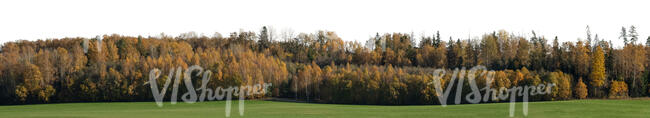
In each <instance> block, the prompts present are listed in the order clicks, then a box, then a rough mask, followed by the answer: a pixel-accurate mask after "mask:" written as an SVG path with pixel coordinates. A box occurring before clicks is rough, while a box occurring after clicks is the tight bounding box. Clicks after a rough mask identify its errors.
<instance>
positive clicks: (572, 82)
mask: <svg viewBox="0 0 650 118" xmlns="http://www.w3.org/2000/svg"><path fill="white" fill-rule="evenodd" d="M281 34H282V35H276V32H275V30H273V29H270V28H267V27H262V28H261V29H260V30H259V32H254V31H240V32H232V33H230V34H229V35H228V36H226V37H224V36H221V35H220V34H218V33H217V34H215V35H214V36H204V35H197V34H196V33H193V32H190V33H184V34H181V35H179V36H176V37H171V36H167V35H164V34H161V35H160V36H148V37H143V36H123V35H119V34H112V35H103V36H98V37H96V38H81V37H77V38H75V37H69V38H60V39H47V40H34V41H27V40H17V41H13V42H6V43H4V44H2V45H1V47H0V104H39V103H62V102H111V101H153V97H152V91H151V89H150V86H160V87H162V86H163V85H162V81H164V79H165V78H167V77H166V74H162V77H160V78H158V79H159V80H158V81H159V82H160V83H158V85H151V84H147V83H148V81H149V80H148V78H149V76H150V75H149V72H150V71H151V70H153V69H160V70H161V71H163V72H168V71H169V70H172V69H177V68H188V67H190V66H193V65H198V66H200V67H202V68H205V69H206V70H211V72H212V73H213V74H212V76H211V77H210V78H209V79H210V81H209V82H208V83H207V86H210V88H217V87H219V86H240V85H253V84H261V83H272V85H273V86H271V89H270V91H269V92H268V93H266V94H264V95H256V96H247V99H261V98H268V97H276V98H287V99H296V100H300V101H307V102H318V103H342V104H373V105H416V104H417V105H419V104H439V101H438V99H437V97H438V95H439V93H436V91H435V90H434V87H433V85H430V84H427V83H430V82H432V81H434V76H433V75H432V74H431V73H432V72H433V71H434V70H435V69H446V70H449V71H452V70H454V69H462V68H472V67H474V66H478V65H481V66H485V67H487V68H488V69H490V70H494V76H493V80H494V82H492V83H491V84H492V85H491V86H492V87H496V88H498V87H506V88H509V87H512V86H526V85H538V84H546V83H554V84H555V85H556V86H553V87H552V88H551V89H552V93H550V94H544V95H536V96H531V97H530V101H554V100H570V99H588V98H595V99H624V98H633V97H648V96H650V94H649V92H650V88H648V86H650V83H649V81H650V37H648V38H647V39H646V40H645V41H643V38H642V37H639V35H638V33H637V31H636V27H634V26H630V27H622V28H621V32H620V37H619V38H618V39H603V38H599V37H598V35H597V34H596V35H592V34H591V33H590V31H589V28H587V33H586V35H585V36H586V37H584V38H579V39H572V41H565V42H560V41H558V40H559V39H558V37H553V38H547V37H545V36H538V35H536V33H535V32H534V31H533V32H532V33H531V34H532V36H523V35H515V34H514V33H510V32H507V31H505V30H499V31H494V32H491V33H486V34H483V35H481V36H479V37H476V38H454V37H449V39H446V38H445V39H442V37H441V35H440V34H439V33H436V34H434V35H430V36H421V37H414V35H413V34H412V33H383V34H380V33H377V34H376V35H375V36H374V37H370V38H369V39H368V40H366V41H363V42H359V41H344V40H343V39H341V38H340V37H339V36H337V34H336V33H335V32H333V31H317V32H313V33H299V34H297V35H294V34H293V32H282V33H281ZM613 41H616V42H623V43H624V44H623V45H621V46H614V45H612V42H613ZM641 42H643V43H641ZM452 74H453V73H447V74H445V75H444V76H443V78H442V82H443V83H448V82H449V81H451V79H450V78H452V76H453V75H452ZM192 75H194V74H192ZM460 76H463V75H460ZM486 78H487V77H486V76H480V77H478V80H477V82H478V83H485V82H486ZM190 81H194V82H193V83H194V84H195V85H194V86H200V85H201V84H202V83H201V81H200V79H192V80H190ZM445 85H446V84H445ZM478 85H479V86H484V85H485V84H478ZM180 86H181V87H180V88H185V87H183V86H185V85H182V84H181V85H180ZM463 87H468V85H463ZM444 88H456V87H453V86H444ZM464 90H467V89H464ZM170 91H171V90H168V92H170ZM180 91H181V93H182V92H183V91H186V90H183V89H181V90H180ZM462 92H467V91H462ZM169 99H170V98H169V96H166V98H165V100H169ZM502 101H504V100H502V99H490V100H487V101H483V102H502ZM463 103H466V101H463Z"/></svg>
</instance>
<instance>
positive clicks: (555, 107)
mask: <svg viewBox="0 0 650 118" xmlns="http://www.w3.org/2000/svg"><path fill="white" fill-rule="evenodd" d="M508 109H509V104H508V103H492V104H467V105H449V106H447V107H442V106H438V105H419V106H375V105H338V104H309V103H293V102H275V101H246V102H245V114H244V117H255V118H258V117H264V118H269V117H270V118H286V117H301V118H302V117H353V118H357V117H391V118H394V117H409V118H411V117H423V118H424V117H426V118H430V117H445V118H446V117H497V118H503V117H508ZM521 110H522V107H521V104H520V103H517V106H516V115H515V117H523V114H522V112H521ZM224 111H225V102H224V101H216V102H201V103H194V104H187V103H179V104H176V105H171V104H170V103H169V102H165V104H164V106H163V107H157V106H156V104H155V103H154V102H112V103H65V104H38V105H16V106H0V117H2V118H181V117H182V118H221V117H225V112H224ZM231 117H240V116H239V111H238V104H237V102H235V101H233V104H232V111H231ZM528 117H546V118H562V117H566V118H573V117H599V118H612V117H645V118H648V117H650V100H573V101H554V102H531V103H530V104H529V113H528Z"/></svg>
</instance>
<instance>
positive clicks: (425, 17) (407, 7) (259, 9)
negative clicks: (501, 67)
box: [0, 0, 650, 46]
mask: <svg viewBox="0 0 650 118" xmlns="http://www.w3.org/2000/svg"><path fill="white" fill-rule="evenodd" d="M649 3H650V2H647V1H643V0H607V1H600V0H537V1H531V0H489V1H488V0H447V1H418V0H393V1H386V0H358V1H352V0H324V1H310V0H277V1H269V0H236V1H235V0H233V1H217V0H211V1H207V0H206V1H202V0H182V1H167V0H137V1H136V0H57V1H53V0H2V1H0V43H1V42H8V41H16V40H39V39H51V38H62V37H88V38H90V37H95V36H97V35H103V34H114V33H116V34H121V35H130V36H138V35H142V36H156V35H159V34H160V33H163V32H164V33H165V34H167V35H172V36H176V35H178V34H180V33H185V32H190V31H193V32H196V33H198V34H204V35H206V36H211V35H213V34H214V32H219V33H221V34H223V35H224V36H227V34H229V33H230V32H238V31H255V32H258V31H259V30H260V28H261V27H262V26H272V27H273V28H274V29H275V30H276V31H277V32H283V31H293V32H295V33H296V34H297V33H300V32H305V33H313V32H316V31H318V30H327V31H334V32H336V33H337V34H338V35H339V37H341V38H343V40H346V41H358V42H364V41H365V40H367V39H369V38H370V37H372V36H374V35H375V33H380V34H383V33H393V32H402V33H413V34H415V35H416V37H419V36H420V35H427V36H430V35H432V34H433V33H435V31H440V34H441V36H442V37H443V39H445V40H446V39H448V38H449V37H453V38H454V39H456V38H467V37H472V38H476V37H480V36H481V35H483V34H486V33H490V32H493V31H497V30H502V29H503V30H506V31H508V32H511V33H514V34H517V35H524V36H530V35H531V31H532V30H535V32H537V34H538V35H543V36H545V37H546V38H548V39H549V40H550V39H552V38H553V37H555V36H558V37H559V39H560V40H561V41H576V40H578V39H579V38H582V39H585V37H586V31H585V28H586V26H587V25H589V26H590V27H591V31H592V34H598V35H599V37H600V38H603V39H605V40H612V41H613V42H614V44H615V45H618V46H621V45H622V41H621V40H620V39H618V37H619V32H620V30H621V27H622V26H625V27H629V26H631V25H635V26H636V27H637V31H638V33H639V35H640V40H639V42H638V43H645V40H646V39H647V37H648V36H649V35H650V13H649V12H648V11H650V6H649ZM278 35H279V33H278Z"/></svg>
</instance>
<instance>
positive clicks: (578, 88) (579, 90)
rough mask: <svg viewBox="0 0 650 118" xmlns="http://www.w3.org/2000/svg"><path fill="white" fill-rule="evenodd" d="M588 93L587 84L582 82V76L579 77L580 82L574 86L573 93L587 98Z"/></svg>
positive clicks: (580, 97) (577, 96) (581, 97)
mask: <svg viewBox="0 0 650 118" xmlns="http://www.w3.org/2000/svg"><path fill="white" fill-rule="evenodd" d="M587 93H588V92H587V85H585V83H584V82H582V78H580V79H578V82H577V83H576V84H575V86H574V88H573V95H575V97H576V98H578V99H585V98H587Z"/></svg>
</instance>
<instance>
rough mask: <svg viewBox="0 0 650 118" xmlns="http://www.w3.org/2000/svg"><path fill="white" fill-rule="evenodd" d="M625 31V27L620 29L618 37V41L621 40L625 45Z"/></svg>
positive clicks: (626, 41)
mask: <svg viewBox="0 0 650 118" xmlns="http://www.w3.org/2000/svg"><path fill="white" fill-rule="evenodd" d="M627 36H628V35H627V31H626V30H625V27H621V35H620V36H619V37H618V38H619V39H623V43H624V44H625V45H627V43H628V40H627Z"/></svg>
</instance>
